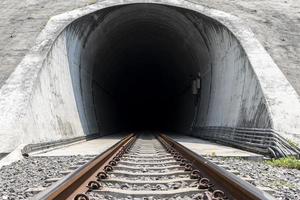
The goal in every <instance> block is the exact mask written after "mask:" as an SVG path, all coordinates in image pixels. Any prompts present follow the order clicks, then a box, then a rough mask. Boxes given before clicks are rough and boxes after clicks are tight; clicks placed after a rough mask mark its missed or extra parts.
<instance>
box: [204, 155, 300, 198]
mask: <svg viewBox="0 0 300 200" xmlns="http://www.w3.org/2000/svg"><path fill="white" fill-rule="evenodd" d="M209 159H210V160H213V161H220V162H222V161H223V163H224V164H225V165H228V166H229V167H230V169H231V170H235V171H238V172H239V175H238V176H240V177H249V178H252V179H254V185H256V186H261V187H267V188H270V189H272V190H273V192H271V193H272V195H273V196H274V197H275V198H276V199H280V200H299V199H300V170H297V169H285V168H280V167H272V166H270V165H269V164H267V163H266V162H264V161H252V160H245V159H241V158H234V157H228V158H224V157H223V158H222V157H210V158H209Z"/></svg>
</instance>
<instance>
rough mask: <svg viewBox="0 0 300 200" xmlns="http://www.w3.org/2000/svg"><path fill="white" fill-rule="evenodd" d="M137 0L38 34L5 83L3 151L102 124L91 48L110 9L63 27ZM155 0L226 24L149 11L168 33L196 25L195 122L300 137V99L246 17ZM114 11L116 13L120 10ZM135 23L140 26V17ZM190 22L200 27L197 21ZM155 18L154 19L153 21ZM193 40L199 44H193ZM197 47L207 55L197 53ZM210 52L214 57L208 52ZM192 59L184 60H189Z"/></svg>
mask: <svg viewBox="0 0 300 200" xmlns="http://www.w3.org/2000/svg"><path fill="white" fill-rule="evenodd" d="M135 2H143V1H126V2H122V1H120V2H109V1H106V2H103V3H101V4H95V5H93V6H90V7H86V8H83V9H79V10H75V11H72V12H69V13H66V14H63V15H59V16H56V17H53V18H52V19H51V20H50V21H49V23H48V26H47V27H46V28H45V29H44V30H43V32H42V33H41V35H40V36H39V37H38V39H37V43H36V46H34V48H33V49H32V51H31V52H30V53H29V54H28V55H27V56H26V57H25V59H24V60H23V61H22V63H21V64H20V65H19V67H18V68H17V70H16V71H15V72H14V73H13V74H12V76H11V77H10V78H9V79H8V81H7V84H6V85H4V86H3V87H2V88H1V91H0V98H1V99H0V110H1V115H0V122H2V123H1V128H2V129H1V133H0V135H1V136H2V137H3V138H5V139H6V137H7V136H6V135H8V136H10V137H11V138H12V139H11V141H9V142H8V143H7V144H8V145H7V146H6V147H2V148H3V149H4V150H6V151H7V150H8V149H10V148H13V147H14V146H16V145H17V144H18V143H20V142H24V141H26V142H37V141H47V140H54V139H60V138H66V137H74V136H79V135H83V134H91V133H94V132H97V131H99V130H101V123H100V124H99V123H95V121H96V117H95V116H97V112H96V113H95V108H93V107H95V105H93V104H91V102H92V99H93V98H92V97H93V96H92V90H91V88H92V86H91V84H92V74H91V73H92V69H91V67H92V63H90V60H91V62H93V60H92V59H93V56H92V54H91V52H89V51H90V50H89V48H88V47H89V46H88V43H89V42H90V43H91V44H93V42H97V41H98V42H99V41H100V40H99V39H97V38H96V39H95V33H101V31H102V32H103V30H101V25H102V24H101V22H102V21H101V20H102V19H103V18H105V15H102V14H103V13H101V12H98V13H97V14H94V15H90V16H87V18H82V19H80V20H83V22H84V20H85V19H89V20H87V23H80V20H79V23H78V24H77V25H76V23H77V22H78V21H77V22H76V23H74V24H72V26H70V27H68V29H66V30H64V28H65V27H66V26H67V25H68V23H70V22H72V21H73V20H74V19H77V18H78V17H81V16H84V15H86V14H89V13H92V12H94V11H97V10H99V9H101V8H104V7H107V6H112V5H122V4H126V3H135ZM153 3H163V4H167V5H171V6H179V7H183V8H187V9H190V10H194V11H196V12H200V13H202V14H204V15H206V16H208V17H212V18H214V19H216V20H217V21H219V22H220V23H219V22H216V21H215V20H212V19H209V18H206V17H204V16H203V15H201V14H197V13H193V12H191V11H189V12H187V10H186V13H185V14H182V13H184V12H182V11H180V9H175V8H167V7H164V6H161V7H159V6H152V7H151V8H152V9H151V11H149V15H144V17H146V18H144V19H146V20H148V18H147V17H153V16H154V17H155V16H156V17H157V15H159V16H162V18H161V21H160V22H159V23H161V24H162V25H167V26H166V27H171V28H169V30H168V31H170V30H172V31H174V30H175V31H174V33H180V30H186V29H185V28H191V29H189V30H191V32H190V33H191V34H190V35H189V37H191V39H192V40H190V41H188V40H186V41H184V42H185V43H184V44H185V45H183V47H188V48H191V49H192V51H191V53H194V54H195V55H193V56H194V60H193V61H194V64H195V63H197V64H202V65H198V66H197V65H194V66H197V67H198V68H199V69H198V70H199V71H200V73H201V78H202V81H203V82H202V89H201V95H202V97H203V98H202V99H201V101H200V104H199V108H200V110H201V111H202V112H199V116H198V117H197V118H196V120H195V123H194V124H193V125H192V128H195V127H197V126H230V127H239V126H245V127H256V128H274V129H275V130H278V131H280V132H282V134H283V135H285V136H290V137H295V138H297V137H298V131H299V130H300V127H299V126H300V124H299V113H300V103H299V97H298V96H297V94H296V92H295V91H294V90H293V89H292V87H291V86H290V85H289V83H288V82H287V80H286V79H285V77H284V76H283V74H282V73H281V72H280V70H279V69H278V68H277V66H276V65H275V64H274V62H273V61H272V59H271V58H270V56H268V54H267V53H266V52H265V50H264V49H263V48H262V46H261V45H260V44H259V42H258V41H257V40H256V39H255V38H254V37H253V34H252V32H251V31H250V30H249V29H248V28H247V27H245V26H244V25H243V22H242V21H240V20H239V19H238V18H236V17H234V16H231V15H228V14H226V13H222V12H220V11H216V10H211V9H207V8H205V7H202V6H199V5H195V4H192V3H189V2H186V1H163V2H160V1H153ZM131 8H133V9H131ZM131 8H129V10H127V9H126V8H125V9H123V10H122V12H125V13H126V12H129V13H130V12H133V13H134V12H135V11H137V13H136V14H137V15H139V14H140V13H138V10H139V9H136V8H143V9H145V7H136V8H135V6H132V7H131ZM130 9H131V11H130ZM163 11H167V12H163ZM109 12H110V11H109ZM139 12H140V11H139ZM116 13H117V15H116V16H118V15H120V13H118V12H116ZM174 13H175V14H174ZM187 13H188V14H187ZM112 15H113V14H112ZM129 16H131V15H129ZM110 17H111V16H110ZM99 19H100V21H98V20H99ZM109 19H111V18H107V20H106V19H105V20H106V21H104V23H103V24H105V23H107V21H109ZM129 19H130V17H129ZM138 19H139V18H138ZM155 19H158V18H155ZM165 19H171V21H170V20H165ZM176 19H178V20H176ZM187 19H189V20H187ZM124 20H125V21H124V23H128V24H129V25H130V20H129V21H128V22H126V18H124ZM164 20H165V21H164ZM154 21H155V20H154ZM133 22H134V23H137V24H138V23H139V20H134V21H133ZM159 23H158V24H157V25H159ZM192 23H193V24H194V26H191V24H192ZM82 24H84V25H86V29H84V30H81V29H80V27H81V26H80V25H82ZM99 24H100V26H99V27H98V25H99ZM153 24H154V25H156V24H155V22H154V23H153ZM108 25H109V23H108ZM108 27H109V26H108ZM178 27H179V28H178ZM97 29H98V30H97ZM94 30H95V31H94ZM99 30H100V32H99ZM105 30H106V29H105ZM112 30H114V29H112ZM116 30H117V29H116ZM157 30H159V29H157ZM62 31H63V32H62ZM197 31H199V32H200V33H201V34H200V35H201V36H199V32H198V37H196V35H197ZM117 33H119V35H116V36H117V38H118V37H120V36H121V35H122V32H118V31H117ZM155 33H156V34H157V33H158V31H156V32H155ZM93 34H94V35H93ZM179 35H180V34H179ZM58 36H59V37H58ZM107 36H109V35H107ZM93 37H94V39H93ZM181 37H182V36H181ZM91 38H92V39H91ZM182 38H184V37H182ZM201 38H202V41H201ZM89 39H91V40H89ZM100 39H101V38H100ZM112 39H113V38H112ZM137 39H138V38H137ZM139 39H141V38H139ZM86 41H88V42H87V43H86ZM191 41H197V42H195V43H194V44H191ZM203 41H205V42H206V46H205V45H203V43H202V45H200V46H202V47H201V48H200V47H197V45H199V44H201V42H203ZM112 44H117V43H112ZM85 45H87V46H85ZM85 47H86V48H85ZM174 51H179V50H178V49H174ZM197 51H199V52H202V53H201V54H198V53H195V52H197ZM208 51H209V52H210V53H209V56H207V55H205V54H207V52H208ZM179 52H180V51H179ZM111 55H112V57H113V55H118V54H117V53H115V52H114V51H112V53H111ZM167 55H168V54H167ZM79 56H82V57H79ZM186 58H187V57H185V60H189V59H186ZM94 61H95V60H94ZM112 61H113V60H112ZM187 66H189V65H187ZM79 69H83V70H81V71H79ZM190 72H195V71H193V70H191V71H190ZM176 74H179V72H178V73H176ZM184 81H186V79H185V80H183V82H184ZM183 97H184V98H182V99H183V102H184V103H186V102H188V103H189V105H190V104H191V102H192V101H191V98H192V97H191V95H190V93H188V92H187V93H184V95H183ZM96 110H97V109H96ZM186 110H187V109H183V113H186ZM203 110H205V111H203ZM98 114H99V113H98ZM187 114H188V116H185V115H180V117H181V118H186V117H191V116H193V115H194V114H193V112H189V113H187ZM298 138H299V137H298Z"/></svg>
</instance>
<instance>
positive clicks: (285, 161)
mask: <svg viewBox="0 0 300 200" xmlns="http://www.w3.org/2000/svg"><path fill="white" fill-rule="evenodd" d="M266 162H267V163H268V164H270V165H272V166H275V167H284V168H290V169H299V170H300V160H299V159H297V158H295V157H293V156H290V157H285V158H280V159H272V160H269V161H266Z"/></svg>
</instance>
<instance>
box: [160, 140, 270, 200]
mask: <svg viewBox="0 0 300 200" xmlns="http://www.w3.org/2000/svg"><path fill="white" fill-rule="evenodd" d="M157 138H158V140H159V141H160V142H161V143H162V144H163V145H164V147H165V148H166V150H167V151H168V152H170V153H171V154H172V155H174V158H176V159H177V160H178V161H180V162H181V165H183V166H185V167H186V170H189V171H192V173H191V176H194V177H193V178H198V179H199V180H200V179H201V178H202V177H205V179H206V181H205V184H204V185H205V186H206V187H211V191H224V194H225V195H226V197H227V198H229V199H237V200H244V199H245V200H246V199H247V200H273V199H274V197H272V196H271V195H269V194H267V193H265V192H262V191H261V190H259V189H257V188H256V187H254V186H253V185H251V184H250V183H248V182H246V181H244V180H242V179H240V178H239V177H237V176H235V175H233V174H231V173H229V172H227V171H226V170H224V169H223V168H221V167H219V166H217V165H216V164H214V163H212V162H210V161H208V160H207V159H205V158H203V157H202V156H199V155H198V154H196V153H194V152H192V151H191V150H189V149H187V148H186V147H184V146H183V145H181V144H179V143H177V142H176V141H174V140H172V139H171V138H170V137H168V136H167V135H165V134H159V135H158V136H157ZM212 199H213V198H212Z"/></svg>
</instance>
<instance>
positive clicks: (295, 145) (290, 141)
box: [287, 139, 299, 148]
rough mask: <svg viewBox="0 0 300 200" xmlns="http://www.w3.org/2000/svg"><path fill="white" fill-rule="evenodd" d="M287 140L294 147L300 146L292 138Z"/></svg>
mask: <svg viewBox="0 0 300 200" xmlns="http://www.w3.org/2000/svg"><path fill="white" fill-rule="evenodd" d="M287 142H288V143H289V145H291V146H292V147H295V148H299V145H298V144H297V143H296V142H293V141H292V140H289V139H288V140H287Z"/></svg>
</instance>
